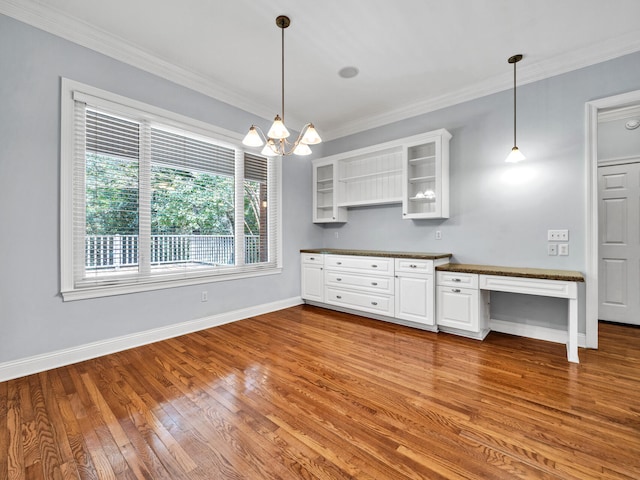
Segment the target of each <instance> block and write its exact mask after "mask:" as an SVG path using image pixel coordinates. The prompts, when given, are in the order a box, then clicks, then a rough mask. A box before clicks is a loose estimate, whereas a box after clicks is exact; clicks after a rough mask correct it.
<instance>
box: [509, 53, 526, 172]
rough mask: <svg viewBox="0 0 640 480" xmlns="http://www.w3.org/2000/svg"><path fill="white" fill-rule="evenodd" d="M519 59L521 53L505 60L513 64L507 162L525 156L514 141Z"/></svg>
mask: <svg viewBox="0 0 640 480" xmlns="http://www.w3.org/2000/svg"><path fill="white" fill-rule="evenodd" d="M520 60H522V55H521V54H517V55H514V56H512V57H509V59H508V60H507V62H509V63H512V64H513V148H512V149H511V153H509V155H508V156H507V158H506V159H505V162H507V163H517V162H521V161H522V160H524V159H525V156H524V155H523V154H522V152H521V151H520V149H519V148H518V146H517V143H516V63H518V62H519V61H520Z"/></svg>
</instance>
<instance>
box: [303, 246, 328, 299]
mask: <svg viewBox="0 0 640 480" xmlns="http://www.w3.org/2000/svg"><path fill="white" fill-rule="evenodd" d="M301 265H302V271H301V296H302V298H304V299H305V300H314V301H316V302H322V301H324V255H322V254H315V253H314V254H310V253H303V254H302V256H301Z"/></svg>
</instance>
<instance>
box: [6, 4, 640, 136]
mask: <svg viewBox="0 0 640 480" xmlns="http://www.w3.org/2000/svg"><path fill="white" fill-rule="evenodd" d="M0 13H2V14H4V15H8V16H10V17H12V18H15V19H17V20H19V21H21V22H24V23H27V24H29V25H31V26H33V27H36V28H39V29H41V30H44V31H46V32H49V33H51V34H53V35H56V36H59V37H61V38H64V39H66V40H69V41H71V42H74V43H76V44H78V45H81V46H83V47H86V48H90V49H92V50H94V51H96V52H99V53H102V54H104V55H107V56H109V57H111V58H114V59H116V60H119V61H121V62H124V63H126V64H129V65H133V66H134V67H136V68H140V69H142V70H145V71H147V72H150V73H152V74H154V75H158V76H159V77H162V78H165V79H167V80H170V81H172V82H175V83H177V84H179V85H183V86H185V87H187V88H190V89H192V90H194V91H197V92H200V93H202V94H205V95H208V96H210V97H213V98H216V99H218V100H220V101H223V102H226V103H228V104H230V105H233V106H235V107H237V108H240V109H242V110H245V111H247V112H250V113H253V114H255V115H258V116H259V117H261V118H264V119H270V118H272V115H273V106H269V105H265V104H262V103H259V102H257V101H255V100H249V99H248V97H247V96H246V95H243V94H242V93H241V92H235V91H233V86H231V85H230V86H221V85H219V84H216V82H214V81H213V80H212V79H211V78H209V77H206V76H204V75H201V74H199V73H196V72H194V71H192V70H190V69H188V68H186V67H184V66H180V65H175V64H173V63H170V62H168V61H166V60H164V59H162V58H159V57H157V56H154V55H151V54H149V53H148V52H145V51H144V50H141V49H139V48H135V47H132V46H131V44H130V43H128V42H126V41H125V40H124V39H122V38H118V37H116V36H114V35H113V34H112V33H109V32H106V31H104V30H100V29H98V28H96V27H95V26H92V25H89V24H88V23H86V22H83V21H81V20H79V19H77V18H73V17H70V16H68V15H66V14H63V13H61V12H60V11H59V10H57V9H55V7H52V6H51V5H46V4H45V3H40V2H38V3H36V2H34V1H33V0H0ZM639 50H640V39H639V38H638V37H637V34H636V33H635V32H630V33H629V34H627V35H624V36H620V37H617V38H613V39H610V40H608V41H604V42H599V43H598V44H597V45H595V46H593V45H590V46H589V47H586V48H583V49H580V50H577V51H572V52H568V53H566V54H564V55H558V56H557V57H554V58H551V59H547V60H543V61H539V62H536V63H534V64H531V66H529V67H527V66H524V67H522V68H521V69H519V70H518V72H519V77H520V78H519V85H524V84H527V83H532V82H535V81H538V80H542V79H544V78H549V77H553V76H556V75H560V74H563V73H567V72H570V71H573V70H577V69H579V68H583V67H587V66H589V65H594V64H596V63H600V62H604V61H607V60H611V59H613V58H617V57H621V56H623V55H627V54H630V53H634V52H637V51H639ZM511 86H512V84H511V79H510V77H509V75H508V74H507V73H505V74H504V75H499V76H495V77H492V78H489V79H486V80H485V81H482V82H478V83H477V84H475V85H473V86H471V87H468V88H466V89H462V90H459V91H456V92H453V93H450V94H446V95H441V96H440V97H436V98H427V99H423V100H419V99H418V100H417V101H415V102H411V104H409V105H403V106H399V107H398V108H396V109H395V110H393V111H391V112H386V113H383V114H380V115H373V116H369V117H368V118H366V119H358V120H354V121H352V122H347V123H345V124H344V125H342V126H341V127H340V128H337V129H334V130H323V138H324V139H325V141H329V140H334V139H336V138H340V137H344V136H347V135H351V134H354V133H358V132H362V131H365V130H369V129H372V128H376V127H380V126H383V125H387V124H389V123H393V122H397V121H401V120H404V119H407V118H411V117H415V116H417V115H422V114H425V113H429V112H433V111H435V110H439V109H441V108H445V107H449V106H452V105H457V104H459V103H463V102H466V101H469V100H474V99H476V98H481V97H484V96H486V95H490V94H493V93H497V92H501V91H503V90H507V89H509V88H511ZM289 120H290V121H292V122H293V123H299V124H304V122H303V121H299V119H296V118H294V117H292V116H291V115H289Z"/></svg>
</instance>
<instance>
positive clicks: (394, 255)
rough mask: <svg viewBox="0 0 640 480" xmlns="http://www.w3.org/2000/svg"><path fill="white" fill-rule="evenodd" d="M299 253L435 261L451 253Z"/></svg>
mask: <svg viewBox="0 0 640 480" xmlns="http://www.w3.org/2000/svg"><path fill="white" fill-rule="evenodd" d="M300 253H317V254H327V255H355V256H360V257H383V258H415V259H418V260H436V259H438V258H450V257H451V256H452V254H451V253H426V252H390V251H387V250H344V249H340V248H307V249H303V250H300Z"/></svg>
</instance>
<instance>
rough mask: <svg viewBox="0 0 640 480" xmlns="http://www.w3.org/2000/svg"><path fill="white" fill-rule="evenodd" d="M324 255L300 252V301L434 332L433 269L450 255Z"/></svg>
mask: <svg viewBox="0 0 640 480" xmlns="http://www.w3.org/2000/svg"><path fill="white" fill-rule="evenodd" d="M329 252H332V253H329ZM329 252H327V253H325V254H316V253H307V252H303V253H302V258H301V261H302V298H303V299H305V300H306V301H307V302H308V303H312V304H316V303H318V304H321V305H320V306H323V307H328V308H333V309H335V310H341V311H346V312H349V313H360V314H363V315H365V316H369V317H372V318H378V319H380V320H387V321H393V322H396V323H402V324H405V325H409V326H412V327H417V328H422V329H424V330H431V331H436V330H437V326H436V321H435V319H436V307H435V302H434V300H435V281H434V280H435V277H434V275H435V267H436V266H438V265H442V264H445V263H448V262H449V257H450V255H448V254H434V255H433V258H411V257H409V256H408V255H407V254H406V253H403V252H389V253H388V254H392V253H396V254H400V255H403V256H399V257H393V258H392V257H379V256H374V255H366V254H367V253H371V254H376V253H379V254H387V252H361V253H360V254H354V253H351V254H348V253H347V252H349V251H346V252H345V251H342V250H334V251H329ZM343 252H345V253H343ZM363 253H364V255H363ZM322 268H324V270H321V269H322Z"/></svg>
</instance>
